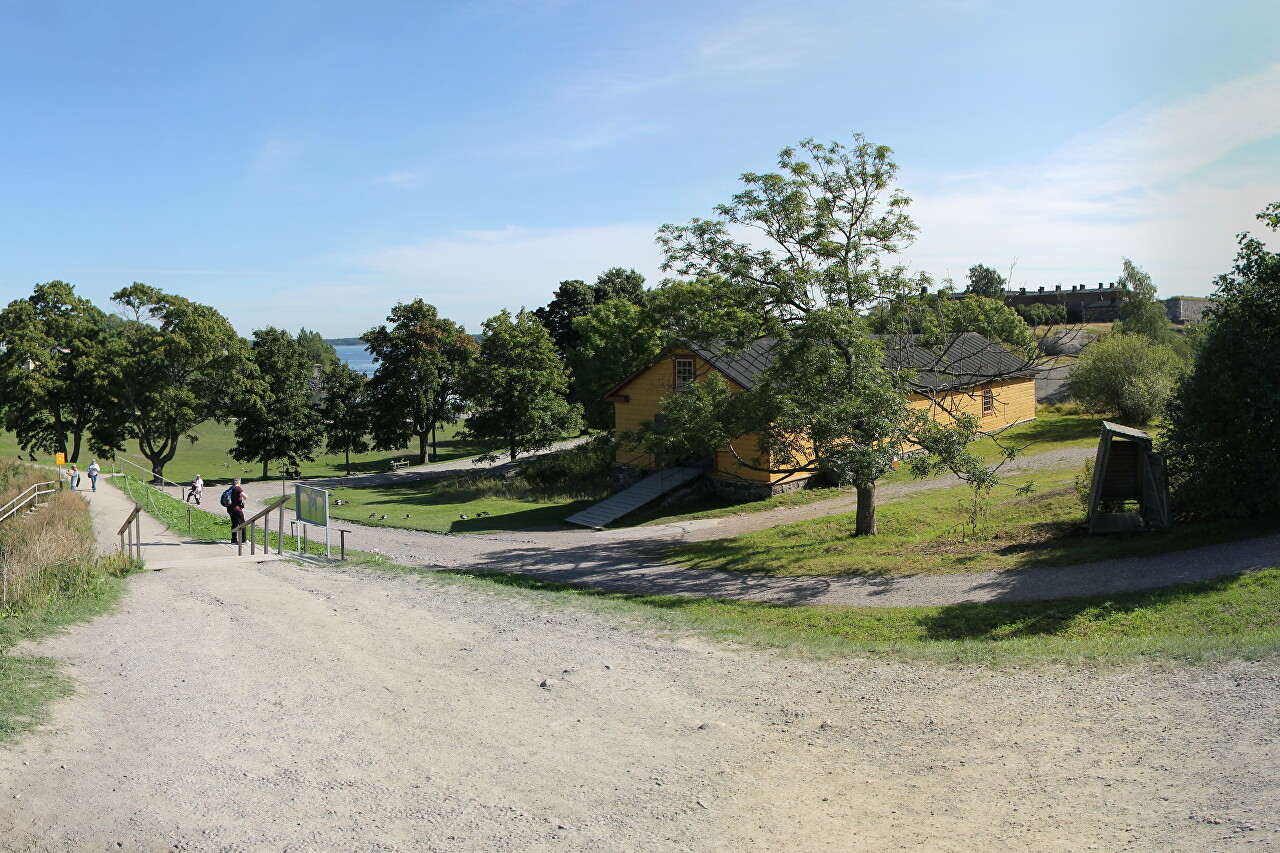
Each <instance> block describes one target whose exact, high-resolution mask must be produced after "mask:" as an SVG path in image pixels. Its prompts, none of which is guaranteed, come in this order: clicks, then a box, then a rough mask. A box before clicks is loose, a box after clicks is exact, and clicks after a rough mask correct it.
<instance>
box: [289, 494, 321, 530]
mask: <svg viewBox="0 0 1280 853" xmlns="http://www.w3.org/2000/svg"><path fill="white" fill-rule="evenodd" d="M293 506H294V509H295V511H296V512H297V516H298V521H300V522H302V523H303V524H314V525H316V526H317V527H328V526H329V493H328V492H327V491H326V490H324V489H317V488H316V487H315V486H299V485H295V486H294V487H293Z"/></svg>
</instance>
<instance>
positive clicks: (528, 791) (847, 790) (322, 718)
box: [0, 562, 1280, 853]
mask: <svg viewBox="0 0 1280 853" xmlns="http://www.w3.org/2000/svg"><path fill="white" fill-rule="evenodd" d="M24 651H26V652H28V653H39V654H46V655H53V656H55V657H58V658H60V659H62V660H64V661H66V662H67V663H68V664H69V672H70V674H71V675H72V676H73V677H74V678H75V679H76V681H77V683H78V685H79V690H78V693H77V695H76V696H74V697H72V698H70V699H67V700H63V701H61V702H59V703H58V704H57V705H56V706H55V708H54V713H53V719H52V722H51V724H50V725H49V726H48V727H47V729H46V730H44V731H41V732H37V733H34V734H32V735H30V736H27V737H26V738H24V739H23V740H22V741H21V742H19V743H18V744H16V745H15V746H12V747H9V748H7V749H4V750H0V792H3V793H2V794H0V849H3V850H6V851H59V853H62V851H80V850H85V851H104V850H126V851H148V853H154V851H163V850H182V851H264V850H266V851H285V850H296V851H308V853H325V851H334V852H335V853H337V851H343V853H345V851H353V850H360V851H485V853H489V851H541V850H559V851H644V852H645V853H650V851H722V850H723V851H742V850H775V851H810V850H813V851H826V850H831V851H837V850H838V851H877V853H878V851H884V850H893V849H911V850H922V851H961V850H963V851H968V850H1001V851H1068V850H1071V851H1084V850H1089V849H1100V850H1138V851H1161V853H1169V851H1188V853H1190V852H1191V851H1195V852H1196V853H1202V851H1216V850H1231V849H1235V847H1236V846H1237V845H1242V844H1244V843H1246V842H1252V843H1254V844H1259V845H1261V846H1262V848H1263V849H1272V848H1271V847H1270V846H1269V845H1280V823H1278V822H1277V818H1276V814H1275V810H1274V805H1275V803H1276V802H1277V801H1280V788H1278V787H1277V781H1276V780H1277V779H1278V778H1280V737H1277V735H1280V731H1278V730H1277V722H1276V721H1277V720H1280V672H1278V668H1277V664H1276V663H1275V662H1274V661H1271V662H1264V663H1247V662H1242V663H1236V664H1231V665H1229V666H1226V667H1222V668H1220V669H1218V670H1213V671H1210V670H1200V669H1194V670H1173V671H1167V672H1148V671H1136V672H1123V671H1105V672H1088V671H1066V670H1046V671H1024V672H1020V671H1013V672H1007V673H991V672H984V671H966V672H951V671H939V670H936V669H933V668H929V667H924V666H909V665H904V664H896V663H878V662H866V661H847V662H835V663H831V662H826V663H824V662H800V661H795V660H789V659H787V658H784V657H779V656H776V655H770V654H763V653H759V652H754V651H743V650H737V649H733V648H730V647H726V646H721V645H713V644H709V643H704V642H701V641H695V640H691V639H674V640H673V639H669V638H664V637H661V636H658V635H654V634H651V633H649V632H647V631H646V630H643V629H641V628H636V627H629V626H622V627H619V626H617V625H616V624H614V623H612V622H610V621H608V620H606V619H605V618H603V617H601V616H597V615H595V614H594V613H593V612H591V611H588V610H585V609H579V607H578V606H573V607H572V608H571V609H568V610H553V609H550V607H549V606H548V605H546V604H545V603H542V601H541V600H540V599H538V598H535V597H529V596H526V595H523V594H519V593H516V592H514V591H510V590H491V589H487V588H480V587H472V586H455V585H451V584H450V583H448V582H446V581H445V579H444V578H441V577H439V576H434V575H425V576H421V578H420V579H419V578H415V577H405V576H390V575H382V574H376V573H372V572H367V571H363V570H356V569H351V570H345V571H343V570H335V569H324V568H314V567H298V566H295V565H291V564H288V563H282V562H275V563H267V564H263V565H246V564H232V565H228V566H227V567H225V568H219V569H214V570H209V569H194V568H187V569H181V568H180V569H169V570H165V571H161V572H148V573H144V574H141V575H137V576H135V577H133V578H131V579H130V581H129V592H128V594H127V596H126V598H125V600H124V602H123V605H122V606H121V607H120V609H119V610H118V612H116V613H114V614H112V615H109V616H105V617H102V618H100V619H97V620H95V621H94V622H92V623H90V624H88V625H84V626H80V627H77V628H74V629H73V630H71V631H69V632H68V633H66V634H64V635H61V636H58V637H56V638H53V639H50V640H47V641H44V642H42V643H40V644H38V645H37V646H34V647H29V648H27V649H25V650H24ZM544 681H545V682H546V684H547V686H546V687H541V686H540V684H542V683H543V682H544Z"/></svg>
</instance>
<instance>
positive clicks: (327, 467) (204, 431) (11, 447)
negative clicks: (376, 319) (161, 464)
mask: <svg viewBox="0 0 1280 853" xmlns="http://www.w3.org/2000/svg"><path fill="white" fill-rule="evenodd" d="M460 429H461V427H460V426H459V425H458V424H453V425H450V426H446V427H442V428H441V429H440V430H439V432H438V436H437V444H436V446H437V449H438V451H439V453H438V455H437V456H436V457H434V458H433V460H432V461H433V462H447V461H449V460H451V459H465V458H468V457H471V456H479V455H480V454H482V453H485V452H486V451H488V450H489V447H487V446H486V445H482V444H478V443H475V442H470V441H465V440H463V439H461V438H459V437H458V433H459V431H460ZM195 435H196V437H197V439H198V440H197V441H196V442H195V443H194V444H193V443H191V442H188V441H187V440H186V439H183V440H182V444H181V446H180V447H179V448H178V453H177V455H176V456H174V458H173V461H172V462H170V463H169V464H168V465H166V466H165V469H164V475H165V478H166V479H169V480H173V481H174V482H177V483H189V482H191V479H192V478H193V477H195V475H196V474H199V475H201V476H202V477H204V479H205V482H206V483H212V482H224V481H228V480H230V478H232V477H240V478H241V479H242V480H245V481H253V480H260V479H262V463H260V462H259V463H243V462H237V461H235V460H234V459H232V458H231V456H230V455H229V453H230V450H231V447H232V446H233V445H234V444H235V427H234V426H233V425H224V424H218V423H215V422H213V421H206V422H205V423H203V424H201V425H200V426H199V427H197V428H196V430H195ZM412 447H414V448H416V447H417V443H416V442H415V443H414V444H413V445H412ZM18 455H21V456H22V458H23V459H26V458H27V456H26V454H25V453H22V454H20V451H19V448H18V442H17V439H16V438H15V437H14V435H13V434H12V433H9V432H3V431H0V457H6V458H9V459H13V458H14V457H15V456H18ZM121 455H122V456H123V457H124V458H126V459H128V460H130V461H131V462H134V463H135V464H137V465H142V466H143V467H145V468H147V470H150V469H149V467H148V466H147V461H146V459H144V458H143V456H142V454H141V453H139V452H138V446H137V442H130V443H129V444H127V445H126V446H125V450H124V453H123V454H121ZM80 457H81V458H80V462H79V463H78V465H79V467H80V470H82V471H83V470H84V469H85V468H87V467H88V466H89V459H90V458H91V455H90V454H89V452H88V449H87V448H84V449H82V450H81V451H80ZM36 458H37V461H39V462H42V463H44V464H48V465H52V464H53V457H52V456H51V455H48V454H39V453H37V454H36ZM404 458H409V459H410V460H411V461H413V460H416V456H415V454H414V452H413V451H410V450H409V449H407V448H406V449H404V450H398V451H394V452H392V451H377V452H372V453H359V454H357V453H353V454H351V472H352V473H353V474H367V473H371V472H377V471H386V470H388V469H389V467H390V462H391V460H392V459H404ZM344 459H345V458H344V456H343V454H340V453H321V454H317V456H316V459H315V461H314V462H304V463H303V464H302V476H304V477H340V476H343V475H344V474H345V473H346V464H345V461H344ZM103 467H104V468H106V469H107V470H110V463H107V464H105V465H104V466H103ZM117 467H118V468H120V469H127V470H128V472H129V473H131V474H140V473H141V472H139V471H138V470H137V469H136V468H132V467H130V466H125V465H122V464H120V463H117ZM270 470H271V472H272V477H271V478H270V479H274V478H277V477H279V476H280V474H279V465H278V463H272V465H271V467H270Z"/></svg>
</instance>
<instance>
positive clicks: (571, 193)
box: [0, 0, 1280, 336]
mask: <svg viewBox="0 0 1280 853" xmlns="http://www.w3.org/2000/svg"><path fill="white" fill-rule="evenodd" d="M1211 7H1212V8H1211ZM1277 33H1280V4H1273V3H1259V2H1254V0H1250V2H1231V0H1225V2H1218V3H1215V4H1207V3H1203V2H1161V3H1155V2H1144V3H1133V2H1116V0H1112V2H1106V3H1093V2H1077V3H1071V4H1041V3H1027V2H976V0H975V2H968V1H967V0H950V1H949V2H948V0H930V2H910V0H907V1H906V2H898V3H874V4H872V3H863V2H830V3H823V2H792V3H774V2H749V0H748V2H743V0H735V2H719V0H716V1H715V2H696V0H694V2H689V0H685V2H681V3H675V2H666V0H648V2H644V3H638V2H634V3H633V2H599V1H598V0H597V2H573V0H559V2H555V0H491V2H473V3H466V2H449V3H444V2H427V1H426V0H422V2H378V0H368V2H363V3H359V4H357V3H330V2H271V0H260V1H259V2H220V3H217V4H213V3H207V4H202V3H195V4H192V3H171V2H166V3H130V2H112V3H70V2H58V0H34V1H33V2H24V1H23V0H18V2H14V0H0V93H2V94H3V101H2V103H3V106H4V108H3V110H0V196H2V201H0V303H3V302H8V301H9V300H11V299H15V298H18V297H20V296H23V295H26V294H27V293H29V292H30V288H31V286H32V285H33V284H34V283H36V282H38V281H47V280H50V279H55V278H61V279H64V280H67V281H71V282H73V283H74V284H75V285H76V286H77V289H78V290H79V291H80V292H81V293H82V294H84V295H85V296H88V297H89V298H91V299H93V300H94V301H95V302H97V303H98V304H99V305H101V306H103V307H110V305H109V298H110V294H111V292H113V291H114V290H116V289H118V288H120V287H122V286H125V285H127V284H128V283H130V282H132V281H135V280H136V281H143V282H146V283H148V284H151V285H154V286H157V287H160V288H162V289H166V290H169V291H172V292H176V293H180V294H182V295H184V296H188V297H190V298H193V299H198V300H200V301H202V302H207V303H209V304H212V305H215V306H216V307H218V308H219V310H221V311H222V312H223V313H224V314H225V315H227V316H228V317H229V318H230V319H231V320H232V322H234V323H235V325H236V327H237V328H238V329H239V330H240V331H241V332H242V333H245V334H247V333H248V332H249V331H251V330H252V329H254V328H258V327H262V326H266V325H277V326H284V327H286V328H290V329H295V330H296V329H297V328H298V327H299V326H307V327H309V328H313V329H318V330H319V331H321V332H323V333H324V334H326V335H329V336H346V335H356V334H359V333H361V332H363V331H365V330H366V329H368V328H369V327H371V326H373V325H376V324H377V323H380V322H382V321H383V319H384V317H385V316H386V314H387V312H388V311H389V310H390V308H391V307H392V306H393V305H394V304H395V303H396V302H397V301H406V300H409V299H413V298H415V297H422V298H423V299H426V300H427V301H429V302H432V303H434V304H436V305H437V306H439V308H440V309H441V312H442V313H444V314H445V315H446V316H449V317H452V318H453V319H455V320H458V321H460V322H463V323H465V324H466V325H467V327H468V328H469V329H472V330H475V329H478V327H479V324H480V322H481V321H482V320H483V319H484V318H486V317H488V316H491V315H492V314H495V313H497V312H498V311H499V310H501V309H502V308H511V309H515V308H519V307H521V306H527V307H530V308H532V307H535V306H537V305H541V304H545V302H546V301H547V300H548V299H549V298H550V294H551V292H552V291H553V290H554V288H555V286H556V283H557V282H558V281H560V280H561V279H566V278H583V279H587V280H591V279H593V278H594V277H595V275H596V274H598V273H599V272H600V271H601V270H603V269H605V268H607V267H610V266H623V267H634V268H636V269H638V270H640V271H641V272H643V273H644V274H645V275H646V276H647V277H649V279H650V280H651V282H654V283H656V281H657V280H658V279H659V278H661V276H662V273H661V272H660V271H659V264H660V262H661V257H660V254H659V253H658V251H657V249H656V247H655V245H654V243H653V235H654V232H655V231H656V229H657V227H658V226H659V225H661V224H663V223H664V222H687V221H688V220H689V219H690V218H692V217H694V216H706V215H708V214H709V213H710V212H711V209H712V207H713V206H714V205H715V204H717V203H718V202H721V201H724V200H725V199H727V198H728V197H729V195H730V194H731V193H733V192H734V191H735V190H736V188H737V186H738V185H737V177H738V175H740V174H741V173H742V172H745V171H757V172H759V171H767V170H770V169H772V168H773V167H774V165H775V162H776V156H777V152H778V150H779V149H781V148H783V147H784V146H787V145H792V144H794V143H796V142H797V141H799V140H801V139H803V138H805V137H810V136H812V137H815V138H817V139H819V140H824V141H829V140H840V141H848V140H849V138H850V136H851V134H852V133H853V132H855V131H858V132H862V133H864V134H866V136H867V137H868V139H870V140H871V141H873V142H877V143H884V144H887V145H890V146H891V147H892V148H893V149H894V151H895V157H896V159H897V161H898V163H899V165H900V167H901V171H900V183H901V185H902V186H903V188H904V189H905V190H906V191H907V193H908V194H909V195H910V196H911V197H912V198H913V199H914V203H913V205H912V211H913V214H914V216H915V218H916V220H917V222H918V224H919V226H920V230H921V236H920V239H919V240H918V241H917V242H916V244H915V245H914V246H912V247H911V248H910V249H909V250H908V251H907V252H905V253H904V256H903V260H905V261H906V262H907V263H908V264H910V265H911V267H912V268H914V269H920V270H926V271H928V272H929V273H931V274H933V275H934V276H936V277H939V278H940V277H943V276H947V275H950V276H952V277H954V278H955V279H956V280H957V281H960V282H963V279H964V273H965V271H966V270H967V269H968V267H969V266H970V265H971V264H974V263H986V264H989V265H992V266H995V267H997V268H998V269H1000V270H1002V271H1007V270H1008V269H1009V267H1010V265H1011V263H1013V262H1014V260H1015V259H1016V266H1015V267H1014V268H1013V281H1014V284H1016V285H1025V286H1029V287H1035V286H1040V285H1046V286H1052V285H1054V284H1058V283H1061V284H1064V285H1068V284H1076V283H1081V282H1087V283H1096V282H1099V281H1111V280H1113V279H1115V278H1116V276H1117V275H1118V274H1119V271H1120V266H1121V256H1128V257H1131V258H1132V259H1133V260H1134V261H1135V262H1136V263H1137V264H1138V265H1139V266H1141V267H1143V268H1144V269H1146V270H1147V271H1149V272H1150V273H1151V274H1152V275H1153V276H1154V278H1155V281H1156V284H1157V285H1158V286H1159V288H1160V290H1161V293H1162V294H1165V295H1170V294H1173V293H1185V294H1203V293H1207V292H1208V291H1209V290H1210V289H1211V288H1212V278H1213V276H1214V275H1215V274H1217V273H1220V272H1223V271H1225V270H1227V269H1228V268H1229V266H1230V263H1231V259H1232V257H1233V256H1234V252H1235V236H1234V235H1235V234H1236V233H1237V232H1239V231H1241V230H1245V229H1250V230H1255V231H1256V230H1258V229H1259V228H1260V224H1259V223H1256V222H1255V221H1254V220H1253V214H1254V213H1256V212H1257V211H1258V210H1259V209H1261V208H1262V206H1263V205H1264V204H1266V203H1267V202H1269V201H1274V200H1280V48H1278V47H1277V44H1278V43H1280V40H1278V39H1277V38H1276V35H1277ZM1272 242H1273V243H1274V240H1273V241H1272Z"/></svg>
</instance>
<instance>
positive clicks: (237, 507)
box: [222, 477, 245, 545]
mask: <svg viewBox="0 0 1280 853" xmlns="http://www.w3.org/2000/svg"><path fill="white" fill-rule="evenodd" d="M222 505H223V506H224V507H226V508H227V515H229V516H231V544H233V545H234V544H236V543H238V542H244V541H245V538H244V531H243V530H242V531H240V533H239V534H237V533H236V528H237V527H239V526H240V525H241V524H244V489H242V488H240V478H239V477H236V478H235V479H234V480H232V481H231V485H230V486H228V487H227V490H226V491H225V492H223V493H222ZM237 536H239V538H236V537H237Z"/></svg>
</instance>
